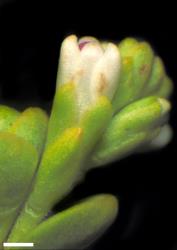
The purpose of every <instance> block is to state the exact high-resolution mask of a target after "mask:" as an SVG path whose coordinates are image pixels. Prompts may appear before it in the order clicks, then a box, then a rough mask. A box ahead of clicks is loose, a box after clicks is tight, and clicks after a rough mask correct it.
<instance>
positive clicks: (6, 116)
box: [0, 105, 20, 131]
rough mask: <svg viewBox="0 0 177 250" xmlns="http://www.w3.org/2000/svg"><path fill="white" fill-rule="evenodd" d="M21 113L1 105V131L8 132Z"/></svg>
mask: <svg viewBox="0 0 177 250" xmlns="http://www.w3.org/2000/svg"><path fill="white" fill-rule="evenodd" d="M19 115H20V112H18V111H17V110H15V109H13V108H10V107H8V106H5V105H0V131H3V130H7V129H8V128H9V127H10V126H12V124H13V123H14V121H15V120H16V119H17V118H18V116H19Z"/></svg>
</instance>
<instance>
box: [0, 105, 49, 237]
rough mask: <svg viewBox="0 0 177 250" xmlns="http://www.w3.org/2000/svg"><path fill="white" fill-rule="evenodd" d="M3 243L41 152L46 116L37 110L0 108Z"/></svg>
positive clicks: (0, 223)
mask: <svg viewBox="0 0 177 250" xmlns="http://www.w3.org/2000/svg"><path fill="white" fill-rule="evenodd" d="M0 114H1V116H0V124H1V130H0V183H1V189H0V242H2V241H3V240H4V239H5V238H6V236H7V234H8V232H9V231H10V229H11V226H12V224H13V222H14V220H15V218H16V217H17V215H18V212H19V209H20V206H21V205H22V204H23V202H24V200H25V199H26V196H27V195H28V193H29V189H30V185H31V182H32V179H33V176H34V174H35V171H36V168H37V163H38V160H39V157H40V154H41V152H42V147H43V143H44V138H45V134H46V128H47V116H46V114H45V113H44V112H43V111H42V110H40V109H38V108H29V109H27V110H25V111H24V112H22V113H20V112H18V111H16V110H14V109H11V108H9V107H6V106H0Z"/></svg>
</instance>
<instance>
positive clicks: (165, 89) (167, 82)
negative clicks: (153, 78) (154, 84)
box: [155, 76, 173, 99]
mask: <svg viewBox="0 0 177 250" xmlns="http://www.w3.org/2000/svg"><path fill="white" fill-rule="evenodd" d="M172 91H173V82H172V80H171V79H170V78H169V77H168V76H165V77H164V79H163V81H162V83H161V86H160V88H159V89H158V91H157V92H156V93H155V94H156V95H157V96H160V97H162V98H167V99H168V98H170V96H171V94H172Z"/></svg>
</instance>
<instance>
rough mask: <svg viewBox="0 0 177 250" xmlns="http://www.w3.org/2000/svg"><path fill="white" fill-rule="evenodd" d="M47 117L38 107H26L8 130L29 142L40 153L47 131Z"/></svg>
mask: <svg viewBox="0 0 177 250" xmlns="http://www.w3.org/2000/svg"><path fill="white" fill-rule="evenodd" d="M47 123H48V117H47V115H46V113H45V112H44V111H43V110H42V109H40V108H28V109H26V110H25V111H24V112H23V113H21V115H20V116H19V117H18V119H16V121H15V122H14V123H13V125H12V126H11V127H10V128H9V130H8V131H9V132H11V133H13V134H15V135H18V136H20V137H22V138H23V139H25V140H26V141H28V142H30V143H31V144H32V145H33V146H34V147H35V148H36V149H37V151H38V152H39V154H40V153H41V151H42V149H43V146H44V141H45V137H46V132H47Z"/></svg>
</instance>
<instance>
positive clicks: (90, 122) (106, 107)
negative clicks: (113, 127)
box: [79, 96, 112, 159]
mask: <svg viewBox="0 0 177 250" xmlns="http://www.w3.org/2000/svg"><path fill="white" fill-rule="evenodd" d="M111 117H112V106H111V103H110V101H109V100H108V98H107V97H105V96H101V97H99V98H98V100H97V102H96V103H95V104H93V105H92V106H91V107H90V108H89V109H88V110H87V111H86V112H85V113H84V114H83V116H82V118H81V120H80V123H79V126H80V127H81V128H82V129H83V137H82V149H81V151H80V153H81V158H83V159H85V157H86V156H88V154H89V153H90V152H91V151H92V149H93V147H94V146H95V144H96V142H97V141H98V140H99V138H100V136H101V135H102V133H103V131H104V130H105V129H106V127H107V125H108V124H109V122H110V120H111Z"/></svg>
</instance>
